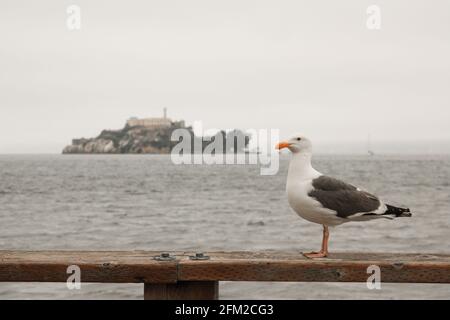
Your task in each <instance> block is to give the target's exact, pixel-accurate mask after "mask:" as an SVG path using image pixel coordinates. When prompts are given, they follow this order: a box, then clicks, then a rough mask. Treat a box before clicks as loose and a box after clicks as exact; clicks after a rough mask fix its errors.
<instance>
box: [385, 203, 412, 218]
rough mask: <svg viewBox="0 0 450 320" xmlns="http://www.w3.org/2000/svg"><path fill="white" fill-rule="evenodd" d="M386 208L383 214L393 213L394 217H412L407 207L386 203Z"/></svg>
mask: <svg viewBox="0 0 450 320" xmlns="http://www.w3.org/2000/svg"><path fill="white" fill-rule="evenodd" d="M386 207H387V210H386V212H385V213H384V214H385V215H394V216H396V217H412V213H411V210H409V208H398V207H394V206H391V205H386Z"/></svg>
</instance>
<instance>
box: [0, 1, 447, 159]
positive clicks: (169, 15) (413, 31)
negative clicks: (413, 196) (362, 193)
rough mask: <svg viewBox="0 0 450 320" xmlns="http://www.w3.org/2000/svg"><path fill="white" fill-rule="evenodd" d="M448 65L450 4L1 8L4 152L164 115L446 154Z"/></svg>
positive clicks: (31, 149)
mask: <svg viewBox="0 0 450 320" xmlns="http://www.w3.org/2000/svg"><path fill="white" fill-rule="evenodd" d="M71 4H75V5H78V6H79V7H80V8H81V30H78V31H70V30H68V28H67V26H66V20H67V17H68V14H67V13H66V9H67V7H68V6H69V5H71ZM372 4H376V5H378V6H379V7H380V9H381V29H380V30H369V29H368V28H367V26H366V20H367V18H368V15H367V13H366V9H367V7H368V6H369V5H372ZM449 57H450V1H446V0H442V1H439V0H434V1H426V0H419V1H417V0H415V1H411V0H408V1H406V0H405V1H399V0H389V1H365V0H354V1H345V0H344V1H334V0H327V1H312V0H311V1H299V0H289V1H285V0H280V1H275V0H272V1H265V0H255V1H249V0H221V1H217V0H158V1H156V0H147V1H136V0H127V1H114V2H113V1H98V0H86V1H84V0H83V1H82V0H72V1H61V0H52V1H50V0H40V1H30V0H28V1H19V0H11V1H5V0H0V153H46V152H53V153H59V152H60V151H61V150H62V148H63V147H64V146H65V145H66V144H69V143H70V141H71V139H72V138H74V137H81V136H83V137H91V136H96V135H97V134H99V132H100V131H101V130H102V129H105V128H111V129H113V128H114V129H118V128H121V127H122V126H123V125H124V123H125V121H126V119H127V118H129V117H130V116H139V117H148V116H160V115H161V114H162V108H163V107H164V106H165V107H167V108H168V113H169V116H170V117H171V118H173V119H184V120H186V122H187V123H192V122H193V121H195V120H202V121H203V124H204V126H205V127H206V128H235V127H237V128H241V129H247V128H279V129H280V130H281V134H282V136H289V135H291V134H293V133H295V132H302V133H303V134H305V135H307V136H309V137H311V138H312V140H313V142H315V143H316V145H319V146H325V145H327V146H334V148H335V149H333V150H335V151H336V152H339V151H343V150H344V151H345V150H348V147H349V146H350V145H358V146H359V147H361V146H365V145H366V141H367V136H368V134H369V133H370V134H371V137H372V140H373V144H374V145H375V146H376V147H377V148H379V149H380V150H381V151H386V150H387V151H392V150H395V148H397V147H398V150H400V151H402V150H403V151H404V150H413V151H417V152H430V151H431V152H448V151H449V150H450V147H449V146H450V144H449V143H448V141H450V58H449ZM389 145H390V146H391V147H389ZM392 146H394V147H392ZM383 148H384V149H383ZM389 148H390V149H389ZM392 148H394V149H392ZM408 148H409V149H408ZM411 148H412V149H411ZM446 148H448V149H449V150H447V149H446Z"/></svg>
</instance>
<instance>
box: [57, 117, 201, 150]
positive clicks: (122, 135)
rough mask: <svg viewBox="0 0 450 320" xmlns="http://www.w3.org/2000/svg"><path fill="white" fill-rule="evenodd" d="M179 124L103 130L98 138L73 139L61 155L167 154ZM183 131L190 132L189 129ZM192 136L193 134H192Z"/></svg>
mask: <svg viewBox="0 0 450 320" xmlns="http://www.w3.org/2000/svg"><path fill="white" fill-rule="evenodd" d="M182 127H183V126H182V125H181V123H180V122H172V125H171V126H170V127H164V128H148V127H144V126H134V127H130V126H128V125H126V126H125V127H124V128H123V129H120V130H103V131H102V132H101V133H100V135H99V136H98V137H95V138H80V139H73V140H72V144H70V145H68V146H66V147H65V148H64V150H63V152H62V153H63V154H85V153H86V154H91V153H98V154H121V153H132V154H133V153H134V154H140V153H145V154H167V153H169V152H170V150H171V149H172V147H173V144H174V143H173V142H172V141H170V137H171V135H172V132H173V131H174V130H176V129H179V128H182ZM185 129H187V130H189V131H190V132H192V128H191V127H186V128H185ZM192 135H193V132H192Z"/></svg>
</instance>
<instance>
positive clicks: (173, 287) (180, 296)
mask: <svg viewBox="0 0 450 320" xmlns="http://www.w3.org/2000/svg"><path fill="white" fill-rule="evenodd" d="M218 298H219V282H217V281H187V282H185V281H180V282H178V283H176V284H173V283H168V284H164V283H157V284H154V283H153V284H152V283H146V284H144V300H217V299H218Z"/></svg>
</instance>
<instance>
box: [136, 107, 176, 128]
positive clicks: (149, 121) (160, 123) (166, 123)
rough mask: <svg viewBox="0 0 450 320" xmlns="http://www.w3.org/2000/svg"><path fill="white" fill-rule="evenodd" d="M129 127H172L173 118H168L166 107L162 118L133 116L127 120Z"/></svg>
mask: <svg viewBox="0 0 450 320" xmlns="http://www.w3.org/2000/svg"><path fill="white" fill-rule="evenodd" d="M127 126H129V127H138V126H139V127H147V128H155V129H156V128H170V127H171V126H172V120H171V119H170V118H167V108H164V116H163V117H162V118H143V119H139V118H136V117H132V118H130V119H128V120H127Z"/></svg>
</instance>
